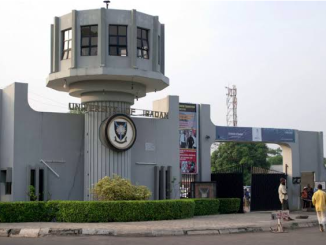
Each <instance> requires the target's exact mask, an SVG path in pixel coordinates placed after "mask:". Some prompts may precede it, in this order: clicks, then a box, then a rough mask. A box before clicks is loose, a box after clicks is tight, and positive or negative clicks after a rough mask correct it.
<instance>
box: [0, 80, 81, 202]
mask: <svg viewBox="0 0 326 245" xmlns="http://www.w3.org/2000/svg"><path fill="white" fill-rule="evenodd" d="M27 93H28V91H27V84H21V83H14V84H13V85H11V86H9V87H7V88H5V89H4V90H3V95H4V96H3V98H2V100H1V107H2V111H3V116H2V118H1V129H2V130H1V131H2V132H3V133H2V135H1V157H0V159H1V161H0V166H1V168H5V167H10V166H11V167H13V184H12V193H13V194H12V196H11V197H10V200H12V201H21V200H27V195H26V193H27V185H28V183H29V180H28V177H27V176H28V173H27V170H28V167H32V168H33V167H35V168H44V169H46V167H45V166H44V165H43V164H42V163H40V160H41V159H43V160H49V161H53V160H60V161H61V160H63V161H64V163H49V165H50V166H51V167H52V168H53V169H54V170H55V171H56V172H57V173H58V174H59V175H60V178H57V177H56V176H55V175H54V174H53V173H51V172H50V171H47V178H46V179H47V183H48V192H49V198H51V199H67V200H68V199H70V200H82V199H83V188H81V186H83V173H84V170H83V166H84V160H83V151H84V140H83V132H84V116H83V115H74V114H60V113H44V112H36V111H34V110H32V109H31V108H30V107H29V105H28V101H27ZM1 200H6V198H2V197H1Z"/></svg>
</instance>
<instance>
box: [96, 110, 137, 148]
mask: <svg viewBox="0 0 326 245" xmlns="http://www.w3.org/2000/svg"><path fill="white" fill-rule="evenodd" d="M136 133H137V132H136V126H135V124H134V122H133V121H132V119H131V118H130V117H128V116H127V115H124V114H117V115H114V116H111V117H109V118H107V119H105V120H104V121H103V122H102V124H101V126H100V139H101V142H102V144H104V145H105V146H107V147H109V148H111V149H113V150H115V151H118V152H121V151H126V150H128V149H130V148H131V147H132V146H133V144H134V143H135V140H136Z"/></svg>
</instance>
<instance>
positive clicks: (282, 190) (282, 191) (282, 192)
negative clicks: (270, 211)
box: [278, 178, 293, 220]
mask: <svg viewBox="0 0 326 245" xmlns="http://www.w3.org/2000/svg"><path fill="white" fill-rule="evenodd" d="M280 182H281V184H280V186H279V187H278V196H279V198H280V202H281V204H282V210H289V202H288V199H289V197H288V193H287V190H286V185H285V179H284V178H281V179H280ZM286 220H293V219H291V218H290V217H289V218H288V219H286Z"/></svg>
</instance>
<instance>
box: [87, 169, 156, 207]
mask: <svg viewBox="0 0 326 245" xmlns="http://www.w3.org/2000/svg"><path fill="white" fill-rule="evenodd" d="M93 194H94V197H95V198H96V199H97V200H99V201H118V200H147V199H148V198H149V197H150V196H151V192H150V191H149V189H148V188H147V187H146V186H135V185H132V184H131V182H130V180H127V179H123V178H121V177H120V176H118V175H114V176H113V178H110V177H108V176H106V177H104V178H103V179H101V180H100V181H99V182H98V183H97V184H96V185H95V187H94V188H93Z"/></svg>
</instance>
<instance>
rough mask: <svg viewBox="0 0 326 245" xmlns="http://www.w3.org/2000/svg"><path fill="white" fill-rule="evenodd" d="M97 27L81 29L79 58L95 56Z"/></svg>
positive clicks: (83, 27)
mask: <svg viewBox="0 0 326 245" xmlns="http://www.w3.org/2000/svg"><path fill="white" fill-rule="evenodd" d="M97 39H98V27H97V25H91V26H82V27H81V56H96V55H97Z"/></svg>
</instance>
